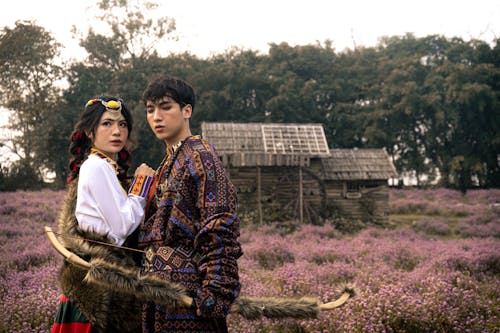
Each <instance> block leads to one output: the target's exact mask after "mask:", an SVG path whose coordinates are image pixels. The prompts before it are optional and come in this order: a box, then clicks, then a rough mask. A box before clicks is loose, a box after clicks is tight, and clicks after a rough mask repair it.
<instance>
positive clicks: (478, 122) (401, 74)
mask: <svg viewBox="0 0 500 333" xmlns="http://www.w3.org/2000/svg"><path fill="white" fill-rule="evenodd" d="M103 3H105V2H104V1H103ZM103 10H104V11H106V10H111V9H110V8H106V6H104V7H103ZM133 19H136V21H134V22H135V24H128V23H130V21H131V20H133ZM107 20H108V24H109V25H110V27H115V29H113V33H112V34H108V35H100V34H98V33H96V32H94V31H92V30H89V31H88V33H87V34H86V35H85V36H84V37H82V38H81V45H82V46H83V47H84V48H85V49H86V51H87V52H88V57H87V58H86V59H85V60H83V61H75V62H70V63H66V64H63V65H61V64H60V63H59V60H58V57H57V56H58V52H59V51H58V50H59V48H60V45H59V44H58V43H57V41H55V40H54V39H53V37H52V36H51V34H50V33H48V32H47V31H46V30H45V29H44V28H42V27H39V26H37V25H35V24H34V23H33V22H17V23H16V26H15V27H14V28H8V27H5V28H4V29H2V30H0V73H1V74H2V75H1V76H0V93H1V96H0V103H1V105H2V106H4V107H7V108H9V109H12V110H15V118H12V119H11V121H10V129H12V130H15V131H18V132H19V133H20V136H18V137H16V138H15V139H14V140H9V141H7V142H2V143H0V144H4V145H5V146H8V147H10V148H11V149H12V151H13V152H14V153H16V154H18V156H19V157H20V159H19V160H18V161H17V162H15V163H14V164H12V165H10V166H9V167H5V166H4V167H3V168H2V169H1V173H0V189H2V190H11V189H15V188H36V187H40V186H43V182H42V175H43V174H44V173H47V171H50V172H53V173H54V174H55V175H56V183H55V185H53V186H57V187H61V186H63V185H64V180H65V178H66V176H67V173H68V170H67V160H68V155H67V147H68V136H69V133H70V131H71V129H72V127H73V125H74V122H75V120H76V118H77V116H78V113H79V112H81V111H82V110H83V107H84V105H85V103H86V101H87V100H89V99H90V98H92V97H95V96H98V95H102V94H112V95H118V96H120V97H122V98H123V99H124V100H125V103H126V104H127V105H128V107H129V108H130V109H132V110H133V113H134V116H135V124H134V131H135V139H136V143H137V147H138V149H136V150H135V151H134V159H135V162H136V163H137V164H138V163H140V162H143V161H146V162H148V163H150V164H152V165H156V164H157V163H159V160H160V159H161V157H162V155H163V146H162V145H161V144H160V143H159V142H157V141H156V139H155V138H154V136H153V135H152V134H151V131H150V130H149V128H148V126H147V123H146V122H145V116H144V106H143V104H142V103H141V101H140V97H141V93H142V91H143V89H144V87H145V86H146V84H147V81H148V80H149V79H150V78H152V77H154V76H156V75H158V74H163V73H168V74H172V75H175V76H179V77H181V78H184V79H186V80H187V81H189V82H190V83H191V84H192V85H193V86H194V88H195V90H196V92H197V100H198V101H197V105H196V107H195V109H194V115H193V118H192V124H193V126H194V129H195V132H198V129H199V126H200V124H201V122H202V121H234V122H280V123H281V122H293V123H322V124H323V125H324V129H325V132H326V136H327V140H328V144H329V146H330V148H352V147H359V148H375V147H376V148H380V147H385V148H386V150H387V151H388V153H389V154H390V156H391V157H392V158H393V161H394V163H395V165H396V167H397V169H398V171H399V172H401V173H406V174H411V175H412V176H413V177H416V179H417V180H418V181H419V182H420V185H425V184H424V183H422V179H423V178H422V176H423V175H425V176H427V177H429V176H430V178H426V179H428V180H429V179H430V180H432V179H433V178H434V177H437V176H439V177H440V185H442V186H447V187H453V188H460V189H462V190H465V189H467V188H471V187H475V186H479V187H499V186H500V168H499V159H500V99H499V93H500V90H499V84H500V83H499V82H500V80H499V78H500V68H499V64H500V45H499V40H500V39H497V40H495V41H493V42H492V43H491V44H489V43H487V42H485V41H481V40H471V41H464V40H463V39H461V38H446V37H444V36H438V35H433V36H427V37H423V38H416V37H415V36H414V35H412V34H407V35H405V36H393V37H384V38H381V39H380V42H379V44H378V45H377V46H375V47H357V48H356V49H355V50H343V51H337V50H335V48H334V45H333V44H332V43H331V42H330V41H325V42H324V43H318V44H317V45H304V46H289V45H288V44H286V43H282V44H270V49H269V52H268V53H267V54H263V53H260V52H257V51H253V50H241V49H230V50H227V51H226V52H224V53H223V54H219V55H215V56H212V57H210V58H207V59H201V58H198V57H196V56H194V55H191V54H189V53H185V54H172V55H168V56H160V55H158V54H157V52H156V51H155V47H154V45H155V44H154V43H155V41H159V40H162V39H166V38H168V36H169V35H171V34H172V33H173V31H174V30H175V25H174V24H173V22H174V21H173V20H172V19H168V18H165V19H163V20H160V21H158V22H148V21H147V20H146V19H144V17H142V21H141V20H140V17H139V18H137V17H135V16H134V17H128V18H127V19H125V18H123V17H122V18H121V20H118V19H117V16H116V15H108V16H107ZM146 41H149V42H146ZM60 80H65V81H67V84H66V85H64V88H61V85H60V84H59V85H58V84H57V82H59V81H60ZM428 180H427V181H428Z"/></svg>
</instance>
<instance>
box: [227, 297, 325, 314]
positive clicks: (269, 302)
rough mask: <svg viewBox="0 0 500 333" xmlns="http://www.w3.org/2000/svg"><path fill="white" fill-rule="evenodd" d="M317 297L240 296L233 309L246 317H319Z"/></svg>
mask: <svg viewBox="0 0 500 333" xmlns="http://www.w3.org/2000/svg"><path fill="white" fill-rule="evenodd" d="M319 304H320V303H319V301H318V300H317V299H316V298H309V297H303V298H300V299H293V298H272V297H270V298H268V297H258V298H257V297H248V296H240V297H238V298H237V299H236V301H235V302H234V303H233V308H232V310H233V311H235V312H237V313H238V314H240V315H241V316H243V317H245V318H246V319H259V318H262V317H267V318H295V319H312V318H318V316H319V313H320V309H319Z"/></svg>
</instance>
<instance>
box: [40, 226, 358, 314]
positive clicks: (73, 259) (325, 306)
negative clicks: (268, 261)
mask: <svg viewBox="0 0 500 333" xmlns="http://www.w3.org/2000/svg"><path fill="white" fill-rule="evenodd" d="M45 233H46V234H47V237H48V238H49V241H50V244H51V245H52V246H53V247H54V249H55V250H56V251H57V252H59V254H61V255H62V256H63V257H64V258H65V259H66V260H67V261H68V262H69V263H71V264H73V265H76V266H78V267H80V268H83V269H85V270H89V269H90V268H91V264H90V263H89V262H88V261H85V260H84V259H82V258H81V257H79V256H78V255H76V254H75V253H73V252H71V251H69V250H68V249H66V248H65V247H64V245H62V244H61V243H60V242H59V240H58V239H57V237H56V235H55V233H54V232H53V231H52V228H50V227H48V226H45ZM354 295H355V291H354V287H353V286H345V287H344V289H343V291H342V295H341V296H340V297H339V298H338V299H337V300H335V301H333V302H328V303H318V305H317V306H318V308H319V310H321V311H328V310H333V309H335V308H338V307H339V306H341V305H343V304H344V303H345V302H346V301H347V300H348V299H349V298H350V297H353V296H354ZM182 303H183V304H184V305H185V306H186V307H190V306H191V305H192V304H193V299H192V298H191V297H189V296H183V297H182ZM259 304H260V303H259ZM239 307H240V306H239V305H237V304H233V306H232V307H231V312H233V313H239V312H240V309H239ZM262 308H265V306H262Z"/></svg>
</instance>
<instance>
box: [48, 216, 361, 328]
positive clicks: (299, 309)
mask: <svg viewBox="0 0 500 333" xmlns="http://www.w3.org/2000/svg"><path fill="white" fill-rule="evenodd" d="M45 233H46V235H47V237H48V239H49V241H50V243H51V245H52V246H53V247H54V249H55V250H56V251H57V252H59V253H60V254H61V255H62V256H63V257H64V258H65V259H66V261H67V262H69V263H71V264H73V265H76V266H78V267H80V268H82V269H84V270H91V269H92V268H93V267H92V264H91V263H89V262H88V261H86V260H84V259H82V258H81V257H79V256H78V255H76V254H75V253H73V252H71V251H69V250H68V249H66V248H65V247H64V245H63V244H61V243H60V242H59V240H58V239H57V237H56V235H55V233H54V232H53V231H52V228H50V227H48V226H46V227H45ZM354 295H355V290H354V287H353V286H350V285H346V286H344V288H343V290H342V295H341V296H340V297H339V298H338V299H337V300H335V301H332V302H328V303H321V302H319V301H318V300H316V299H312V298H302V299H289V298H259V297H246V296H239V297H238V298H237V299H236V301H235V302H234V303H233V305H232V307H231V312H232V313H239V314H241V315H243V316H244V317H246V318H256V317H259V316H266V317H268V318H271V317H272V318H284V317H294V318H311V317H315V314H317V313H318V312H319V311H326V310H333V309H335V308H338V307H339V306H341V305H343V304H344V303H345V302H346V301H347V300H348V299H349V298H350V297H353V296H354ZM181 298H182V299H181V303H182V304H183V305H184V306H186V307H190V306H192V304H193V299H192V298H191V297H189V296H186V295H183V296H182V297H181ZM248 309H251V310H248ZM318 310H319V311H318ZM249 312H251V314H249ZM256 313H257V314H256Z"/></svg>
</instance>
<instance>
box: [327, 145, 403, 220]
mask: <svg viewBox="0 0 500 333" xmlns="http://www.w3.org/2000/svg"><path fill="white" fill-rule="evenodd" d="M318 172H319V173H320V177H321V179H322V180H323V181H324V182H325V187H326V196H327V200H328V203H329V207H332V208H333V209H335V210H336V212H338V213H339V214H340V215H341V216H344V217H348V218H351V219H357V220H362V221H370V222H374V223H384V222H385V221H386V219H387V216H388V212H389V193H388V184H387V180H388V179H391V178H395V177H397V172H396V169H395V168H394V165H393V164H392V162H391V161H390V159H389V156H388V154H387V152H386V151H385V150H384V149H332V150H330V156H329V157H328V158H324V159H322V160H321V168H320V169H319V170H318Z"/></svg>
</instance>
